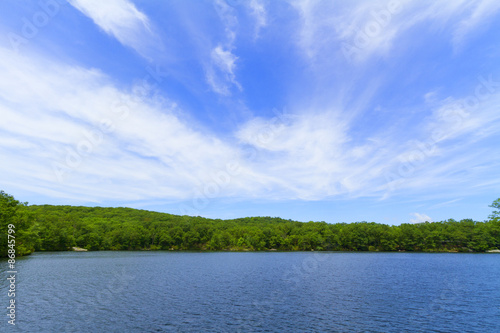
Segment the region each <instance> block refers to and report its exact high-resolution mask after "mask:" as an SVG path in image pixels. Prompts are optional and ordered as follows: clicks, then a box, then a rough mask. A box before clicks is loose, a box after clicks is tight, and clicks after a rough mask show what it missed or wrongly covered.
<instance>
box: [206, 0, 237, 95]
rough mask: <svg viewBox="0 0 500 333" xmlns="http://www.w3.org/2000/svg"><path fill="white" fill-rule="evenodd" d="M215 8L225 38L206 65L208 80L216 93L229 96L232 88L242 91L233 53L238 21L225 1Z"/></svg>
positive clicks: (215, 48)
mask: <svg viewBox="0 0 500 333" xmlns="http://www.w3.org/2000/svg"><path fill="white" fill-rule="evenodd" d="M214 7H215V9H216V12H217V14H218V16H219V19H220V21H221V22H222V25H223V26H224V31H225V37H224V40H222V41H220V42H219V43H218V44H217V45H216V46H215V47H213V48H212V50H211V52H210V59H209V61H208V62H207V64H206V80H207V83H208V84H209V85H210V87H211V88H212V90H213V91H214V92H216V93H218V94H221V95H225V96H228V95H230V94H231V87H233V86H236V87H237V88H238V89H239V90H241V89H242V87H241V85H240V84H239V83H238V81H237V80H236V74H235V70H236V60H237V59H238V57H237V56H236V55H234V53H233V51H234V48H235V47H234V42H235V40H236V28H237V25H238V19H237V17H236V14H235V9H234V8H232V7H231V6H229V5H228V4H227V3H226V2H225V1H223V0H217V1H216V2H215V3H214Z"/></svg>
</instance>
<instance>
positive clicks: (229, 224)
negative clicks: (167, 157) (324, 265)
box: [0, 191, 500, 257]
mask: <svg viewBox="0 0 500 333" xmlns="http://www.w3.org/2000/svg"><path fill="white" fill-rule="evenodd" d="M491 207H494V208H497V209H499V208H500V199H498V200H496V201H494V202H493V204H492V205H491ZM499 216H500V213H499V212H498V211H494V212H493V214H492V215H491V216H490V219H489V220H487V221H483V222H478V221H473V220H471V219H463V220H461V221H455V220H453V219H450V220H447V221H442V222H425V223H417V224H401V225H393V226H389V225H385V224H379V223H374V222H356V223H336V224H329V223H326V222H307V223H304V222H297V221H292V220H285V219H281V218H277V217H246V218H239V219H232V220H220V219H208V218H203V217H191V216H179V215H172V214H167V213H159V212H152V211H146V210H138V209H132V208H102V207H76V206H53V205H28V204H27V203H21V202H19V201H17V200H15V199H14V197H12V196H11V195H9V194H6V193H5V192H3V191H1V192H0V223H1V228H2V230H1V234H2V237H1V240H0V246H1V251H2V252H1V254H0V255H1V256H2V257H6V256H7V248H8V246H7V229H8V225H9V224H13V225H14V226H15V236H16V253H17V255H25V254H29V253H31V252H33V251H67V250H70V249H71V248H72V247H81V248H85V249H87V250H90V251H99V250H193V251H270V250H271V251H273V250H276V251H310V250H316V251H423V252H484V251H487V250H492V249H500V218H499Z"/></svg>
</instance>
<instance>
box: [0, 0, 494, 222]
mask: <svg viewBox="0 0 500 333" xmlns="http://www.w3.org/2000/svg"><path fill="white" fill-rule="evenodd" d="M499 30H500V3H499V2H498V1H496V0H470V1H464V0H457V1H447V0H446V1H444V0H438V1H417V0H408V1H403V0H401V1H398V0H390V1H292V0H290V1H279V0H277V1H265V0H248V1H243V0H217V1H201V0H200V1H174V0H172V1H138V0H135V1H131V0H110V1H98V0H71V1H69V2H66V1H62V0H41V1H14V0H4V1H2V2H0V159H1V163H0V188H1V189H3V190H5V191H6V192H7V193H10V194H13V195H14V196H16V198H18V199H20V200H22V201H28V202H29V203H31V204H45V203H47V204H71V205H88V206H127V207H135V208H141V209H149V210H156V211H163V212H169V213H173V214H187V215H200V216H207V217H214V218H233V217H243V216H280V217H283V218H290V219H294V220H299V221H310V220H314V221H326V222H331V223H335V222H354V221H362V220H366V221H375V222H379V223H387V224H400V223H407V222H419V221H425V220H432V221H440V220H444V219H448V218H455V219H462V218H473V219H476V220H484V219H486V218H487V216H488V215H489V214H490V212H491V208H489V207H488V205H489V204H491V202H492V201H493V200H495V199H497V198H498V197H500V154H499V145H498V142H500V140H499V139H500V112H498V111H499V106H500V66H499V63H500V62H499V59H500V34H499V33H498V31H499Z"/></svg>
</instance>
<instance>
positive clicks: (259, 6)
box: [248, 0, 267, 38]
mask: <svg viewBox="0 0 500 333" xmlns="http://www.w3.org/2000/svg"><path fill="white" fill-rule="evenodd" d="M248 6H249V8H250V12H251V14H252V16H253V17H254V18H255V35H254V36H255V37H254V38H258V37H259V32H260V30H261V29H262V28H263V27H265V26H266V25H267V11H266V7H265V5H264V2H263V1H261V0H251V1H250V3H249V4H248Z"/></svg>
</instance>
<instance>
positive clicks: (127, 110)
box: [0, 48, 244, 200]
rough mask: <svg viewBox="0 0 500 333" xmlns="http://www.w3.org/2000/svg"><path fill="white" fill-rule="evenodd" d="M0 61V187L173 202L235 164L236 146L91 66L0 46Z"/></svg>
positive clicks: (237, 160) (187, 195) (107, 197)
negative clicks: (11, 185) (118, 85)
mask: <svg viewBox="0 0 500 333" xmlns="http://www.w3.org/2000/svg"><path fill="white" fill-rule="evenodd" d="M0 58H2V63H1V64H0V71H1V72H2V73H3V75H2V76H1V78H0V88H1V89H0V114H1V119H2V122H1V123H0V134H1V135H0V138H4V137H5V138H7V140H2V143H1V144H0V153H1V154H2V161H4V162H3V163H1V166H0V169H1V174H2V183H4V182H7V181H8V179H17V180H20V179H22V180H23V182H25V183H26V184H30V188H32V189H34V190H36V189H47V188H51V189H52V190H53V191H55V192H53V193H56V192H57V193H60V194H61V196H64V197H66V196H68V197H73V196H76V195H77V194H81V195H82V196H83V197H94V198H96V199H97V200H103V199H121V200H136V199H146V198H152V197H155V198H164V199H169V198H170V199H179V198H190V197H191V196H192V195H193V192H194V191H195V189H196V188H197V187H199V186H203V185H204V184H206V183H208V182H211V181H212V178H213V173H216V172H218V171H220V170H226V168H227V164H228V163H240V153H239V151H238V150H237V149H235V148H233V147H231V146H230V145H228V144H226V143H224V142H222V141H221V140H219V139H218V138H217V137H215V136H213V135H212V134H210V133H209V132H204V131H200V130H195V129H193V128H192V127H191V126H190V125H188V124H187V123H186V122H184V121H183V120H182V119H181V118H180V117H179V116H178V115H179V114H182V111H180V110H177V109H176V107H175V106H174V105H172V104H169V103H166V102H157V101H155V100H152V99H150V98H149V97H148V96H137V95H134V94H133V93H131V92H129V91H124V90H120V89H118V88H116V87H115V86H113V85H112V84H111V83H110V82H109V81H108V79H107V78H106V76H104V75H103V74H101V73H99V72H97V71H95V70H87V69H85V68H81V67H71V66H67V65H63V64H56V63H53V62H50V61H45V62H44V61H43V60H41V59H38V60H33V58H28V57H24V56H19V55H15V54H13V53H12V52H10V51H7V50H5V49H1V48H0ZM20 87H22V89H21V88H20ZM103 123H104V124H107V125H112V126H113V130H110V131H108V130H107V129H108V126H107V125H106V126H103ZM240 164H241V163H240ZM26 184H24V185H22V184H20V186H25V185H26ZM234 184H238V182H237V181H233V182H231V183H230V184H228V185H227V186H226V187H225V188H224V190H227V191H230V190H232V188H233V187H234V186H236V185H234ZM14 185H15V184H14ZM242 187H244V186H242ZM218 195H223V193H222V192H221V193H218Z"/></svg>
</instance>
